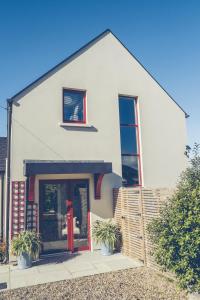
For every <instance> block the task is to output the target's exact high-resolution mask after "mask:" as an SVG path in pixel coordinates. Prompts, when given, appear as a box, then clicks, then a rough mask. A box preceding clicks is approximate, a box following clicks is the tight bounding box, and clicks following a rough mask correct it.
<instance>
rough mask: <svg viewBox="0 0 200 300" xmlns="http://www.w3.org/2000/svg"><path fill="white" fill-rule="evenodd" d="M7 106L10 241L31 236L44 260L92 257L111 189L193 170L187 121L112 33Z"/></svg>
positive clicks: (169, 180) (161, 183)
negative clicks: (38, 239) (30, 232)
mask: <svg viewBox="0 0 200 300" xmlns="http://www.w3.org/2000/svg"><path fill="white" fill-rule="evenodd" d="M8 108H9V111H10V123H9V124H10V132H9V136H8V140H9V138H10V147H9V149H10V152H9V153H10V157H9V162H10V163H9V162H8V173H9V171H10V193H8V195H7V201H8V202H9V200H10V209H9V210H10V220H9V221H10V223H9V235H10V237H11V238H12V237H13V236H14V235H16V234H17V233H19V232H20V231H21V230H24V228H30V229H31V228H33V229H35V230H37V231H38V232H40V233H41V236H42V241H43V244H42V245H43V247H42V251H43V252H53V251H60V250H70V251H75V250H85V249H92V248H93V243H92V239H91V225H92V223H93V222H94V221H95V220H96V219H99V218H112V216H113V200H112V191H113V188H115V187H119V186H121V185H124V186H126V187H130V186H131V187H134V186H144V187H151V188H154V187H156V188H160V187H170V188H171V187H174V186H175V185H176V182H177V179H178V176H179V175H180V173H181V171H182V170H183V169H184V168H185V167H186V164H187V159H186V157H185V155H184V152H185V146H186V143H187V142H186V141H187V139H186V120H185V118H186V117H187V114H186V113H185V111H184V110H183V109H182V108H181V107H180V106H179V105H178V104H177V103H176V102H175V101H174V99H173V98H172V97H171V96H170V95H169V94H168V93H167V92H166V91H165V90H164V89H163V88H162V87H161V85H160V84H159V83H158V82H157V81H156V80H155V79H154V78H153V77H152V75H151V74H149V72H148V71H147V70H146V69H145V68H144V67H143V66H142V65H141V64H140V63H139V62H138V60H137V59H136V58H135V57H134V56H133V54H131V53H130V52H129V50H128V49H127V48H126V47H125V46H124V45H123V44H122V43H121V41H120V40H119V39H118V38H117V37H116V36H115V35H114V34H113V33H112V32H111V31H110V30H106V31H105V32H103V33H102V34H100V35H99V36H97V37H96V38H95V39H93V40H92V41H91V42H89V43H88V44H86V45H85V46H83V47H82V48H81V49H79V50H78V51H76V52H75V53H74V54H72V55H71V56H70V57H68V58H67V59H65V60H64V61H62V62H61V63H60V64H58V65H57V66H55V67H54V68H52V69H51V70H50V71H48V72H47V73H45V74H44V75H43V76H41V77H40V78H38V79H37V80H36V81H35V82H33V83H31V84H30V85H29V86H27V87H25V88H24V89H23V90H22V91H20V92H19V93H18V94H16V95H15V96H13V97H12V98H11V99H10V100H9V103H8ZM8 186H9V184H8ZM7 228H8V227H7Z"/></svg>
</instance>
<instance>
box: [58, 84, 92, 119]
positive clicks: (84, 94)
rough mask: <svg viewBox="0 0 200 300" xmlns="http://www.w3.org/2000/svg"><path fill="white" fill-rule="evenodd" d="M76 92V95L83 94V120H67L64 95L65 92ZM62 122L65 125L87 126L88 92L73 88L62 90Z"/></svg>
mask: <svg viewBox="0 0 200 300" xmlns="http://www.w3.org/2000/svg"><path fill="white" fill-rule="evenodd" d="M67 91H69V92H72V93H73V92H74V93H79V94H83V120H77V121H76V120H66V119H65V116H64V94H65V92H67ZM62 121H63V123H65V124H68V123H69V124H73V123H75V124H86V122H87V116H86V90H80V89H74V88H73V89H72V88H63V89H62Z"/></svg>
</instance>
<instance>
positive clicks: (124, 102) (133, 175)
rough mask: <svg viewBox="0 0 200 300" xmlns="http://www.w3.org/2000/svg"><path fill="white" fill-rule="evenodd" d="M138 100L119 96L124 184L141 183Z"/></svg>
mask: <svg viewBox="0 0 200 300" xmlns="http://www.w3.org/2000/svg"><path fill="white" fill-rule="evenodd" d="M136 101H137V100H136V98H134V97H127V96H119V116H120V136H121V158H122V184H123V186H136V185H139V184H140V180H139V159H140V155H139V150H138V141H137V137H138V124H137V118H136Z"/></svg>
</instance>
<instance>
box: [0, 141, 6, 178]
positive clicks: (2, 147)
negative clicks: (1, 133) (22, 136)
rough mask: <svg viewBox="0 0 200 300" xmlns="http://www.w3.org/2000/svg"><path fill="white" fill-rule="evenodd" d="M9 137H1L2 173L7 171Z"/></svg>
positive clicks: (0, 159) (0, 157)
mask: <svg viewBox="0 0 200 300" xmlns="http://www.w3.org/2000/svg"><path fill="white" fill-rule="evenodd" d="M6 157H7V137H0V173H1V172H5V170H6Z"/></svg>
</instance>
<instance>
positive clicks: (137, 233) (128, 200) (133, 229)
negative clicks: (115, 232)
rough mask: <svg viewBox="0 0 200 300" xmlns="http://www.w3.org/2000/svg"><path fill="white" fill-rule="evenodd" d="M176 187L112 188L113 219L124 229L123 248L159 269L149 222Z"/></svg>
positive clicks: (125, 252)
mask: <svg viewBox="0 0 200 300" xmlns="http://www.w3.org/2000/svg"><path fill="white" fill-rule="evenodd" d="M173 193H174V190H172V189H167V188H162V189H150V188H141V187H138V188H118V189H117V188H116V189H114V190H113V205H114V219H115V221H116V223H117V224H118V225H119V226H120V228H121V232H122V239H123V245H122V252H123V253H124V254H125V255H127V256H130V257H133V258H137V259H139V260H142V261H143V262H144V263H145V264H146V265H147V266H151V267H153V268H156V269H158V266H157V265H156V263H155V262H154V260H153V258H152V255H151V252H152V251H153V247H152V244H151V241H150V239H149V235H148V233H147V226H148V224H149V222H151V220H152V219H153V218H156V217H158V216H159V213H160V210H161V209H162V208H163V207H164V205H165V203H166V202H167V200H168V199H169V197H171V196H172V194H173Z"/></svg>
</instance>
